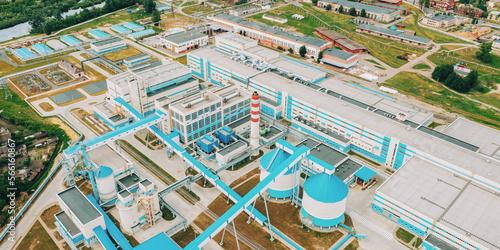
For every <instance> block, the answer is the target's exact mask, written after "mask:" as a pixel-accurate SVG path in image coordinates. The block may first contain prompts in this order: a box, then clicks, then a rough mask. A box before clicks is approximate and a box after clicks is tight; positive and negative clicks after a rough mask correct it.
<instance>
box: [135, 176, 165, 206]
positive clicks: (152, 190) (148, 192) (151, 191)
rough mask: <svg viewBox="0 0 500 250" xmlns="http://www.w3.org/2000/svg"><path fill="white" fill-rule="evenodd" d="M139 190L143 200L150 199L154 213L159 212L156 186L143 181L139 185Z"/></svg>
mask: <svg viewBox="0 0 500 250" xmlns="http://www.w3.org/2000/svg"><path fill="white" fill-rule="evenodd" d="M139 189H140V190H141V192H142V194H143V195H144V197H145V198H146V197H147V198H149V197H150V198H152V201H153V208H154V213H155V214H156V213H157V212H158V211H160V199H159V197H158V189H157V188H156V186H155V185H154V184H153V183H152V182H151V181H150V180H149V179H144V180H142V181H141V182H140V183H139Z"/></svg>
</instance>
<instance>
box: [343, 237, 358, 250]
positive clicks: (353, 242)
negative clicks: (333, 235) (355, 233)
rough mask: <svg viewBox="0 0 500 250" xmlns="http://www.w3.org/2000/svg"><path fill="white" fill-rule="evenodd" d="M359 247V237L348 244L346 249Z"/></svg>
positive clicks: (352, 249)
mask: <svg viewBox="0 0 500 250" xmlns="http://www.w3.org/2000/svg"><path fill="white" fill-rule="evenodd" d="M358 248H359V242H358V240H357V239H354V240H353V241H351V243H349V245H347V246H346V247H345V248H344V250H356V249H358Z"/></svg>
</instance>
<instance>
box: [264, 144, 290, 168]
mask: <svg viewBox="0 0 500 250" xmlns="http://www.w3.org/2000/svg"><path fill="white" fill-rule="evenodd" d="M275 155H276V156H275ZM288 157H290V154H289V153H287V152H285V151H283V150H282V149H279V148H277V149H275V150H273V151H271V152H269V153H267V154H265V155H264V156H262V158H261V159H260V166H261V167H262V168H263V169H265V170H266V171H268V172H273V171H274V169H276V168H277V167H279V166H280V164H281V163H283V162H284V161H285V160H286V159H288Z"/></svg>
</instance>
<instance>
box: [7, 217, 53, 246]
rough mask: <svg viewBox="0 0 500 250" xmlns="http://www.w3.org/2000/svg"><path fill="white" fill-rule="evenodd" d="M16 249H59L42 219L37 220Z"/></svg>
mask: <svg viewBox="0 0 500 250" xmlns="http://www.w3.org/2000/svg"><path fill="white" fill-rule="evenodd" d="M16 249H19V250H25V249H29V250H46V249H58V247H57V245H56V243H55V242H54V241H53V240H52V238H51V237H50V235H49V234H48V233H47V231H45V228H43V226H42V224H41V223H40V221H36V222H35V224H33V227H32V228H31V229H30V231H29V232H28V233H27V234H26V236H24V238H23V240H22V241H21V243H20V244H19V245H18V246H17V248H16Z"/></svg>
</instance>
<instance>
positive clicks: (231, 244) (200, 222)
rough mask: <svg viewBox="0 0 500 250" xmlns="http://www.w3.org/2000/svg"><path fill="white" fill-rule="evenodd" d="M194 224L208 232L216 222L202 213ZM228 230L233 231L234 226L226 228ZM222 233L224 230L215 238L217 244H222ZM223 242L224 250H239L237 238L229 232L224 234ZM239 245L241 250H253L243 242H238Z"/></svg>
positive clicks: (238, 228)
mask: <svg viewBox="0 0 500 250" xmlns="http://www.w3.org/2000/svg"><path fill="white" fill-rule="evenodd" d="M193 223H194V224H196V225H197V226H198V227H200V229H201V230H206V229H207V228H208V227H209V226H210V225H211V224H212V223H214V220H212V219H211V218H210V217H209V216H208V215H207V214H206V213H202V214H200V215H199V216H198V217H197V218H196V219H195V220H194V221H193ZM236 228H237V229H236V230H238V231H240V227H238V226H236ZM226 230H233V227H232V224H229V225H228V226H226ZM222 233H223V230H222V231H220V232H219V233H218V234H217V235H216V236H215V237H213V240H214V241H215V242H217V243H220V242H221V239H222ZM222 242H223V245H222V248H224V249H238V244H237V243H236V238H235V237H234V236H233V235H231V234H229V233H227V232H226V233H225V234H224V240H223V241H222ZM238 243H239V246H240V249H248V250H250V249H251V248H250V247H248V246H247V245H246V244H245V243H243V242H242V241H241V240H238Z"/></svg>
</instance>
